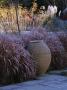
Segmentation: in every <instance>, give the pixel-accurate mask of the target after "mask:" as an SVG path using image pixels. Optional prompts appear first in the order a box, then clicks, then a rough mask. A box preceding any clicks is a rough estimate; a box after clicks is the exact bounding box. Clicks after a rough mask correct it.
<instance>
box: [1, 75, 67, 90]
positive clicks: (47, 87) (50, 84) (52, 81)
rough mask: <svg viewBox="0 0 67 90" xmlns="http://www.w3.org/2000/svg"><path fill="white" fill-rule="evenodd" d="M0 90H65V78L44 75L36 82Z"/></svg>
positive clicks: (66, 79) (66, 82)
mask: <svg viewBox="0 0 67 90" xmlns="http://www.w3.org/2000/svg"><path fill="white" fill-rule="evenodd" d="M0 90H67V77H66V76H61V75H58V74H46V75H43V76H41V77H39V78H38V80H33V81H27V82H23V83H19V84H16V85H10V86H5V87H0Z"/></svg>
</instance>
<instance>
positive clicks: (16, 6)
mask: <svg viewBox="0 0 67 90" xmlns="http://www.w3.org/2000/svg"><path fill="white" fill-rule="evenodd" d="M15 10H16V22H17V29H18V32H19V34H20V27H19V20H18V5H15Z"/></svg>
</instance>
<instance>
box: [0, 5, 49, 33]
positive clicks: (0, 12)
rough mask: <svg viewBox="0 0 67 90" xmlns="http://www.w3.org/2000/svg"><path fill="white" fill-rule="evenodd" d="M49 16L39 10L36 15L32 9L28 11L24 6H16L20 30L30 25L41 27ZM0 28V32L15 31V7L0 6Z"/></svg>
mask: <svg viewBox="0 0 67 90" xmlns="http://www.w3.org/2000/svg"><path fill="white" fill-rule="evenodd" d="M49 17H50V16H49V15H48V14H47V13H46V12H43V11H41V10H40V12H39V13H38V14H36V15H34V14H33V11H32V9H31V10H30V11H28V10H27V9H26V8H22V7H20V6H19V7H18V22H19V27H20V31H22V30H27V28H30V27H42V26H43V23H44V22H45V21H48V18H49ZM0 30H1V32H4V31H5V32H15V31H17V21H16V11H15V7H14V6H12V7H10V8H0Z"/></svg>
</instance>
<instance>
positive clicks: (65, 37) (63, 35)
mask: <svg viewBox="0 0 67 90" xmlns="http://www.w3.org/2000/svg"><path fill="white" fill-rule="evenodd" d="M56 34H57V36H58V37H59V39H60V41H61V42H62V44H63V46H64V48H65V50H66V51H67V32H64V31H59V32H57V33H56Z"/></svg>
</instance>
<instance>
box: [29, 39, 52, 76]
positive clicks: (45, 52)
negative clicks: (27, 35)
mask: <svg viewBox="0 0 67 90" xmlns="http://www.w3.org/2000/svg"><path fill="white" fill-rule="evenodd" d="M28 50H29V52H30V53H31V55H32V57H33V59H34V60H36V61H37V74H38V75H40V74H44V73H45V72H46V71H47V69H48V67H49V65H50V62H51V52H50V49H49V48H48V46H47V45H46V44H45V43H44V41H43V40H35V41H30V43H29V45H28Z"/></svg>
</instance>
